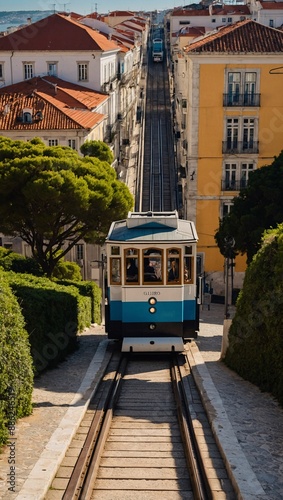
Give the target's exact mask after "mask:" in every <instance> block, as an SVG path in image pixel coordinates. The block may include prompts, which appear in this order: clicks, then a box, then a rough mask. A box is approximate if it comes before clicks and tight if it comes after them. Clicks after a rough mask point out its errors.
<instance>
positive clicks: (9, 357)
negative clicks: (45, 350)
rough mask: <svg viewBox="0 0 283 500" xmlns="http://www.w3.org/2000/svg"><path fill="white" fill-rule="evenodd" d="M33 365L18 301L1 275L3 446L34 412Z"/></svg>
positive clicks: (0, 439)
mask: <svg viewBox="0 0 283 500" xmlns="http://www.w3.org/2000/svg"><path fill="white" fill-rule="evenodd" d="M32 365H33V362H32V357H31V353H30V345H29V340H28V333H27V332H26V330H25V326H24V318H23V315H22V313H21V309H20V306H19V304H18V302H17V299H16V297H15V296H14V295H13V293H12V291H11V289H10V287H9V286H8V284H7V280H6V278H5V276H4V273H3V272H1V271H0V445H1V444H3V443H4V442H5V441H6V440H7V438H8V437H9V434H10V436H13V435H14V429H15V422H16V420H17V419H18V418H20V417H23V416H25V415H29V414H30V413H31V411H32V405H31V396H32V389H33V368H32Z"/></svg>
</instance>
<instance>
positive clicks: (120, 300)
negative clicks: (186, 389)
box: [105, 211, 199, 351]
mask: <svg viewBox="0 0 283 500" xmlns="http://www.w3.org/2000/svg"><path fill="white" fill-rule="evenodd" d="M197 240H198V237H197V233H196V229H195V226H194V223H193V222H191V221H187V220H182V219H179V218H178V213H177V212H176V211H175V212H166V213H165V212H164V213H163V212H158V213H153V212H146V213H145V212H140V213H138V212H130V213H129V214H128V218H127V219H125V220H120V221H115V222H113V223H112V225H111V227H110V230H109V233H108V236H107V238H106V255H107V305H106V312H105V317H106V318H105V321H106V332H107V333H108V338H110V339H121V340H123V346H122V351H128V350H131V351H168V350H170V351H171V350H175V351H182V350H183V349H184V346H183V339H192V338H196V337H197V332H198V328H199V304H198V297H197V289H198V286H197V279H196V244H197Z"/></svg>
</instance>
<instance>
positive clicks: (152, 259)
mask: <svg viewBox="0 0 283 500" xmlns="http://www.w3.org/2000/svg"><path fill="white" fill-rule="evenodd" d="M143 277H144V282H145V283H148V282H153V281H162V251H161V250H158V249H155V248H149V249H147V250H144V251H143Z"/></svg>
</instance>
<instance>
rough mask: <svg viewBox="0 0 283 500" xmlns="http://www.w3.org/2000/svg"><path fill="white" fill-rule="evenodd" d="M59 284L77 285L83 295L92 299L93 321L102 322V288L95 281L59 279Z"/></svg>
mask: <svg viewBox="0 0 283 500" xmlns="http://www.w3.org/2000/svg"><path fill="white" fill-rule="evenodd" d="M57 283H58V284H60V285H64V286H75V287H76V288H77V289H78V290H79V292H80V294H81V295H83V296H84V297H90V299H91V322H92V323H97V324H99V325H100V323H101V297H102V292H101V288H99V286H98V285H97V283H95V282H94V281H71V280H58V281H57Z"/></svg>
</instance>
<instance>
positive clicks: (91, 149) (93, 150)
mask: <svg viewBox="0 0 283 500" xmlns="http://www.w3.org/2000/svg"><path fill="white" fill-rule="evenodd" d="M80 149H81V153H82V154H83V155H84V156H94V157H95V158H98V159H99V160H101V161H107V162H108V163H110V164H111V163H112V162H113V160H114V157H113V154H112V151H111V149H110V148H109V147H108V146H107V144H105V142H102V141H86V142H84V144H82V146H81V148H80Z"/></svg>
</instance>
